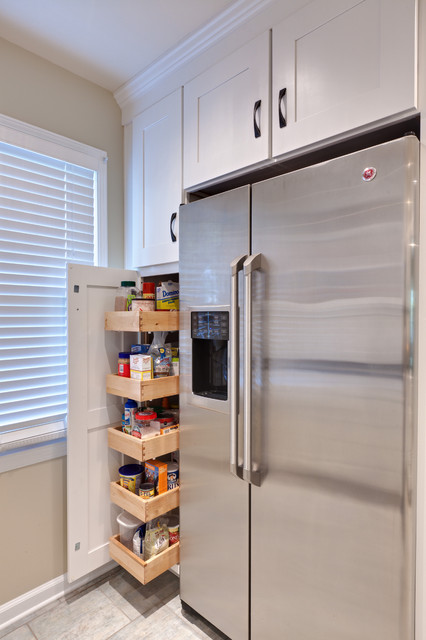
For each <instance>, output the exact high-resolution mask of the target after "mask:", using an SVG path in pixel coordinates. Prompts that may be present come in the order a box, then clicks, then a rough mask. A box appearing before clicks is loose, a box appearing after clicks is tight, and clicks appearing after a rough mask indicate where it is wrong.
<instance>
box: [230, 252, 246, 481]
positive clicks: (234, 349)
mask: <svg viewBox="0 0 426 640" xmlns="http://www.w3.org/2000/svg"><path fill="white" fill-rule="evenodd" d="M246 258H247V256H246V255H244V256H240V257H239V258H235V260H233V261H232V262H231V326H230V335H229V337H230V346H231V358H230V387H231V403H230V404H231V408H230V411H231V425H230V447H229V450H230V454H229V462H230V470H231V473H233V474H234V475H235V476H237V477H238V478H242V476H243V474H242V469H241V467H239V465H238V413H239V398H240V356H239V354H240V314H239V305H238V274H239V272H240V271H242V269H243V265H244V261H245V260H246Z"/></svg>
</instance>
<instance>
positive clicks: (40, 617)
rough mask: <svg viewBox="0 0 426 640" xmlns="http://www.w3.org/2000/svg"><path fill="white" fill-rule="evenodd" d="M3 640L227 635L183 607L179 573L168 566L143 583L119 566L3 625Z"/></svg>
mask: <svg viewBox="0 0 426 640" xmlns="http://www.w3.org/2000/svg"><path fill="white" fill-rule="evenodd" d="M0 638H1V639H2V640H200V639H203V638H210V639H211V640H223V638H225V636H222V635H221V634H218V633H217V632H216V631H215V630H214V629H213V628H212V627H210V626H209V625H208V624H207V623H206V622H205V621H203V620H201V619H200V618H198V617H196V616H193V615H192V614H190V613H188V612H186V611H183V610H182V608H181V602H180V598H179V579H178V578H177V577H176V576H175V575H173V574H172V573H171V572H170V571H166V573H164V574H163V575H161V576H159V577H158V578H156V579H155V580H153V581H152V582H150V583H149V584H147V585H145V586H143V585H141V584H140V582H138V581H137V580H135V579H134V578H133V577H132V576H131V575H129V574H128V573H127V572H126V571H124V570H123V569H121V568H120V567H118V568H117V569H114V570H113V571H112V572H110V573H109V574H107V575H106V576H104V577H103V578H101V579H100V580H98V581H97V582H95V583H93V584H91V585H86V586H85V587H83V588H82V589H80V590H79V591H77V592H74V593H72V594H70V595H68V596H64V597H63V598H60V599H59V600H57V601H56V602H54V603H51V604H49V605H47V606H46V607H44V608H42V609H39V610H38V611H36V612H35V613H34V614H33V615H32V616H29V617H28V618H25V619H22V620H20V621H19V622H17V623H15V624H14V625H13V626H9V627H7V628H5V629H3V630H2V631H0Z"/></svg>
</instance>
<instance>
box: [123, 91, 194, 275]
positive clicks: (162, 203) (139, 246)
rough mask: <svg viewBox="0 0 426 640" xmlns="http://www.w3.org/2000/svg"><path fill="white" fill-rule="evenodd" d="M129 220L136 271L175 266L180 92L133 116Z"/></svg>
mask: <svg viewBox="0 0 426 640" xmlns="http://www.w3.org/2000/svg"><path fill="white" fill-rule="evenodd" d="M130 158H131V167H130V171H131V184H130V186H129V191H130V194H128V203H129V209H130V215H129V216H128V221H129V225H130V228H131V233H130V234H129V236H128V241H129V242H130V243H131V258H130V260H129V259H128V265H129V266H131V267H133V268H137V267H144V266H151V265H161V264H165V263H167V264H169V263H171V262H177V260H178V256H179V220H178V211H179V205H180V204H181V203H182V89H178V90H177V91H175V92H173V93H172V94H170V95H169V96H167V97H165V98H164V99H163V100H160V102H157V103H156V104H154V105H152V106H151V107H150V108H148V109H147V110H146V111H143V112H142V113H141V114H139V115H138V116H136V117H135V118H134V120H133V123H132V134H131V154H130Z"/></svg>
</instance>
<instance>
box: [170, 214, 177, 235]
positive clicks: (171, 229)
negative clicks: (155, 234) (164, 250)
mask: <svg viewBox="0 0 426 640" xmlns="http://www.w3.org/2000/svg"><path fill="white" fill-rule="evenodd" d="M176 218H177V213H176V212H175V213H172V215H171V216H170V237H171V239H172V242H176V240H177V238H176V236H175V234H174V233H173V223H174V221H175V220H176Z"/></svg>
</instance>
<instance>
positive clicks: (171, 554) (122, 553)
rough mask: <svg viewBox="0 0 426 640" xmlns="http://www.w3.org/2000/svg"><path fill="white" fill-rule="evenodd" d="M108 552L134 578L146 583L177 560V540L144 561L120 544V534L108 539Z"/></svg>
mask: <svg viewBox="0 0 426 640" xmlns="http://www.w3.org/2000/svg"><path fill="white" fill-rule="evenodd" d="M109 553H110V556H111V558H112V559H113V560H115V561H116V562H118V564H119V565H121V566H122V567H123V568H124V569H126V571H128V572H129V573H131V574H132V576H134V577H135V578H136V580H139V582H141V583H142V584H147V582H150V581H151V580H153V579H154V578H156V577H157V576H159V575H160V574H161V573H164V572H165V571H167V569H170V568H171V567H173V565H175V564H177V563H178V562H179V542H177V543H176V544H172V546H171V547H169V548H168V549H166V550H165V551H163V552H162V553H159V554H158V556H154V557H153V558H150V559H149V560H147V561H146V562H145V561H144V560H142V559H141V558H138V556H136V555H135V554H134V553H133V552H132V551H130V549H128V548H127V547H125V546H124V545H122V544H121V542H120V536H119V535H116V536H112V538H110V539H109Z"/></svg>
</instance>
